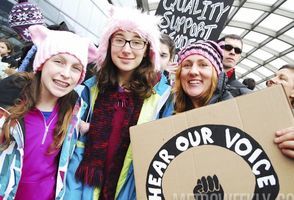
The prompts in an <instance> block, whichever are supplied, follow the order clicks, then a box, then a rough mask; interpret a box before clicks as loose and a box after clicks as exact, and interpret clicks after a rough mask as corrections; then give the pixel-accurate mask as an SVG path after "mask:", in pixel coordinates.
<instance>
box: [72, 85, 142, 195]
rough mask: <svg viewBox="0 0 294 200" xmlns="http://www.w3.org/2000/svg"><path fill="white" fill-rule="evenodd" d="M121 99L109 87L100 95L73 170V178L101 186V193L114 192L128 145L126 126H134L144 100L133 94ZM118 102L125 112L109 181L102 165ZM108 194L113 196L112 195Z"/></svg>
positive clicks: (127, 128)
mask: <svg viewBox="0 0 294 200" xmlns="http://www.w3.org/2000/svg"><path fill="white" fill-rule="evenodd" d="M123 101H125V102H122V99H121V94H120V93H119V92H118V91H117V90H108V91H106V92H104V93H100V94H99V96H98V98H97V99H96V102H95V106H94V111H93V118H92V121H91V124H90V129H89V132H88V139H87V142H86V146H85V154H84V157H83V160H82V162H81V163H80V165H79V167H78V169H77V171H76V177H77V178H78V179H79V180H81V181H82V182H83V183H85V184H88V185H90V186H98V187H100V188H102V187H103V191H102V192H103V196H104V195H105V194H104V193H115V189H116V184H117V180H118V177H119V175H120V171H121V169H122V165H123V161H124V157H125V154H126V152H127V149H128V147H129V144H130V136H129V127H131V126H133V125H136V123H137V121H138V117H139V114H140V111H141V107H142V105H143V99H140V98H139V97H137V96H135V95H134V94H132V93H127V96H126V99H124V100H123ZM119 102H121V105H124V106H126V112H125V116H124V119H123V122H122V123H123V125H122V129H121V134H120V142H119V146H118V147H117V148H116V152H117V153H116V154H115V156H114V157H113V158H112V161H111V165H110V174H109V175H108V177H109V180H107V181H106V182H105V180H104V177H105V175H104V172H105V169H104V166H105V161H106V156H107V148H108V142H109V136H110V133H111V131H112V126H111V124H112V118H113V115H114V113H115V109H116V108H115V106H114V105H118V103H119ZM126 104H127V105H126ZM113 190H114V191H113ZM106 196H108V195H106ZM111 196H113V197H114V194H113V195H111Z"/></svg>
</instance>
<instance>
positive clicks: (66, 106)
mask: <svg viewBox="0 0 294 200" xmlns="http://www.w3.org/2000/svg"><path fill="white" fill-rule="evenodd" d="M15 75H16V76H19V77H20V78H22V79H23V80H25V81H24V82H25V85H24V87H23V89H22V92H21V95H20V98H19V99H18V100H17V102H16V104H15V105H14V106H11V107H9V108H8V109H7V110H8V112H9V113H10V114H9V116H8V117H7V118H6V120H5V122H4V124H3V129H2V132H3V133H2V134H4V143H3V144H1V146H0V147H1V149H6V148H8V146H9V145H10V143H11V138H10V127H11V126H13V124H14V123H15V121H16V120H18V121H20V120H22V119H23V118H24V116H25V114H26V113H27V112H29V111H30V110H31V109H32V108H34V107H35V106H36V104H37V102H38V100H39V94H40V85H41V84H40V81H41V72H37V73H36V74H33V73H27V72H24V73H19V74H15ZM77 98H78V95H77V93H76V92H75V91H71V92H70V93H68V94H67V95H65V96H63V97H61V98H59V99H58V102H57V103H58V104H59V105H62V106H59V111H58V121H57V126H56V127H55V129H54V142H53V144H52V145H51V147H53V148H55V149H59V148H60V147H61V145H62V143H63V141H64V138H65V136H66V133H67V129H68V126H69V124H70V121H71V117H72V112H73V107H74V105H75V103H76V100H77ZM50 149H51V148H50Z"/></svg>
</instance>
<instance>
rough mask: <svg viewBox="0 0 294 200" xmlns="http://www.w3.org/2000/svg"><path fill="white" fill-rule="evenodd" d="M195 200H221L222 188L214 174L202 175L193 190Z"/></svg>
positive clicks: (222, 195) (222, 197) (222, 196)
mask: <svg viewBox="0 0 294 200" xmlns="http://www.w3.org/2000/svg"><path fill="white" fill-rule="evenodd" d="M193 194H194V198H195V200H199V199H202V200H223V199H224V190H223V188H222V186H221V184H220V183H219V181H218V178H217V176H216V175H213V176H212V177H211V176H207V177H205V176H202V177H201V179H198V180H197V185H196V186H195V188H194V190H193Z"/></svg>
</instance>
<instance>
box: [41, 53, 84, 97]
mask: <svg viewBox="0 0 294 200" xmlns="http://www.w3.org/2000/svg"><path fill="white" fill-rule="evenodd" d="M82 71H83V66H82V64H81V63H80V61H79V60H78V59H77V58H76V57H75V56H72V55H69V54H58V55H55V56H52V57H51V58H50V59H48V60H47V61H46V62H45V63H44V65H43V68H42V74H41V92H42V95H45V96H46V97H47V98H56V99H58V98H60V97H63V96H65V95H66V94H68V93H69V92H71V91H72V90H73V89H74V87H76V86H77V84H78V82H79V80H80V77H81V74H82Z"/></svg>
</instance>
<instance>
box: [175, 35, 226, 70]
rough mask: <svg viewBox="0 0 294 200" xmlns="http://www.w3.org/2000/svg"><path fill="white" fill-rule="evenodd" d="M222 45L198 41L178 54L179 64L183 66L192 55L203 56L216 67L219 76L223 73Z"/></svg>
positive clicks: (210, 41) (209, 41)
mask: <svg viewBox="0 0 294 200" xmlns="http://www.w3.org/2000/svg"><path fill="white" fill-rule="evenodd" d="M220 46H221V44H220V43H216V42H214V41H212V40H206V41H197V42H195V43H192V44H189V45H188V46H186V47H184V48H183V49H182V50H181V51H180V52H179V53H178V63H179V64H181V63H182V62H183V61H184V60H185V59H186V58H187V57H188V56H190V55H194V54H197V55H201V56H203V57H205V58H206V59H208V60H209V61H210V63H211V64H212V65H213V66H214V68H215V70H216V72H217V74H219V73H220V72H222V71H223V64H222V60H223V54H224V52H223V49H222V48H221V47H220Z"/></svg>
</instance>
